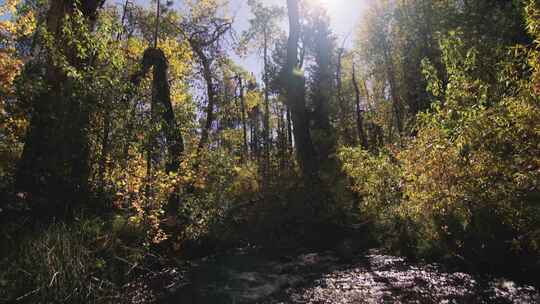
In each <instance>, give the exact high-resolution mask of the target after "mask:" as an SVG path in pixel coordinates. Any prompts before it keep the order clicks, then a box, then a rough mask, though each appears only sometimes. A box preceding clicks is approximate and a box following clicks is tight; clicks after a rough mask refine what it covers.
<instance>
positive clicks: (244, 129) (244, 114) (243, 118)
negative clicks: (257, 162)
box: [238, 75, 249, 161]
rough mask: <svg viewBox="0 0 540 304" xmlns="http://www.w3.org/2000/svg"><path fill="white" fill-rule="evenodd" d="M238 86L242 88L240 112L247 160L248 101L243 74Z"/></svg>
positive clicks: (244, 155) (243, 155)
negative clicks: (245, 97)
mask: <svg viewBox="0 0 540 304" xmlns="http://www.w3.org/2000/svg"><path fill="white" fill-rule="evenodd" d="M238 87H239V90H240V112H241V118H242V131H243V135H244V138H243V139H244V147H243V153H242V158H243V160H244V161H245V160H247V157H248V153H249V151H248V139H247V124H246V103H245V100H244V83H243V80H242V76H240V75H238Z"/></svg>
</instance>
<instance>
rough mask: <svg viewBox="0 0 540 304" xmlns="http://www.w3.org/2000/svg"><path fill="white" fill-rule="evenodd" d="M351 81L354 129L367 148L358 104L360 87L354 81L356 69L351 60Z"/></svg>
mask: <svg viewBox="0 0 540 304" xmlns="http://www.w3.org/2000/svg"><path fill="white" fill-rule="evenodd" d="M352 83H353V87H354V95H355V101H356V131H357V132H358V141H359V142H360V144H361V145H362V148H364V149H367V148H368V142H367V138H366V133H365V132H364V122H363V117H362V107H361V105H360V88H359V87H358V81H356V69H355V65H354V62H353V65H352Z"/></svg>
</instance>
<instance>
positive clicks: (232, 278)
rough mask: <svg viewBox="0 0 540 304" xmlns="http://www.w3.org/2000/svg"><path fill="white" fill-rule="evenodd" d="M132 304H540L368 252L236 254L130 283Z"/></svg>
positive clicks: (496, 284) (530, 292)
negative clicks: (349, 254)
mask: <svg viewBox="0 0 540 304" xmlns="http://www.w3.org/2000/svg"><path fill="white" fill-rule="evenodd" d="M127 290H128V295H129V299H130V300H131V303H148V302H154V303H182V304H189V303H224V304H228V303H264V304H278V303H293V304H296V303H298V304H300V303H312V304H323V303H324V304H326V303H328V304H330V303H332V304H334V303H540V294H539V291H538V289H536V288H534V287H532V286H528V285H526V284H517V283H515V282H513V281H510V280H506V279H503V278H493V277H488V276H480V275H472V274H467V273H463V272H448V271H444V270H443V267H442V266H440V265H437V264H426V263H411V262H408V261H407V260H406V259H404V258H401V257H396V256H392V255H386V254H384V253H383V252H381V251H380V250H370V251H369V252H367V253H365V254H359V255H357V256H355V257H353V258H352V259H351V260H347V261H344V260H343V259H340V258H339V257H338V255H337V254H335V253H334V252H331V251H327V252H318V253H315V252H314V253H303V254H295V255H288V256H275V255H268V254H265V253H264V251H263V252H261V251H260V250H240V249H239V250H235V251H234V252H229V253H228V254H223V255H219V256H213V257H206V258H203V259H199V260H196V261H192V262H190V263H188V264H186V265H185V266H183V267H179V268H169V269H167V270H164V271H162V272H159V273H155V274H153V275H151V276H150V277H146V278H145V279H143V280H141V281H139V282H135V283H132V285H131V286H130V287H128V288H127Z"/></svg>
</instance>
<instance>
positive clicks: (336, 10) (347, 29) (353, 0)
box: [229, 0, 368, 79]
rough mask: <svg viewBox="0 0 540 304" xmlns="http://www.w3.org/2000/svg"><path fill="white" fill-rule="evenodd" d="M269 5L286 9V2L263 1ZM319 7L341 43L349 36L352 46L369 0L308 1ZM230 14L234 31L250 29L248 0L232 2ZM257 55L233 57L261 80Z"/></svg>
mask: <svg viewBox="0 0 540 304" xmlns="http://www.w3.org/2000/svg"><path fill="white" fill-rule="evenodd" d="M263 1H264V3H265V4H267V5H280V6H283V7H285V6H286V4H287V1H286V0H263ZM307 1H312V2H314V3H318V4H319V5H323V6H324V7H325V8H326V9H327V11H328V15H329V16H330V19H331V24H332V29H333V31H334V33H335V34H336V35H337V37H338V41H339V43H341V41H343V40H344V39H345V37H347V36H349V38H348V39H347V40H346V42H347V43H346V46H351V45H352V42H353V37H354V36H353V35H352V34H351V33H354V29H355V27H356V25H357V23H358V22H359V21H360V20H361V19H360V18H361V15H362V12H363V10H364V9H365V8H366V7H367V3H368V0H307ZM229 10H230V11H229V14H230V15H232V16H233V17H234V29H235V30H236V31H237V32H238V33H241V32H242V31H243V30H245V29H246V28H247V27H248V20H249V18H251V13H250V11H249V7H248V5H247V0H230V4H229ZM259 57H260V56H258V55H257V54H251V55H250V56H248V57H247V58H239V57H238V56H233V58H234V59H235V61H237V62H238V63H240V65H242V66H243V67H244V68H246V69H247V70H248V71H250V72H253V73H255V75H256V76H258V78H259V79H260V78H261V77H260V75H261V73H262V60H261V59H260V58H259Z"/></svg>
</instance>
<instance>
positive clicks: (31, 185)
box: [15, 0, 104, 216]
mask: <svg viewBox="0 0 540 304" xmlns="http://www.w3.org/2000/svg"><path fill="white" fill-rule="evenodd" d="M103 3H104V0H85V1H81V2H78V4H77V3H75V2H73V1H67V0H53V1H50V6H49V9H48V11H47V16H46V27H47V31H48V33H49V34H51V36H52V37H53V38H54V39H55V46H57V47H58V48H59V49H60V51H61V52H62V53H63V54H64V55H65V56H66V58H67V61H68V63H69V64H70V65H72V66H73V67H75V68H83V67H84V66H87V65H90V64H91V63H90V60H88V59H80V58H79V56H78V54H77V49H75V48H73V47H70V46H69V45H70V44H68V43H65V41H64V40H65V39H66V38H65V37H64V35H63V33H62V28H63V27H64V22H65V20H66V19H65V18H64V17H65V16H66V15H72V14H73V13H74V11H75V9H78V10H80V11H81V13H82V16H83V18H84V19H85V21H86V24H87V26H88V30H90V31H91V30H92V29H93V27H94V24H95V22H96V19H97V14H98V10H99V8H100V7H101V6H102V5H103ZM46 61H47V62H46V72H45V73H46V74H45V82H46V86H45V87H46V89H44V90H43V91H42V92H41V93H40V94H38V96H36V97H35V99H34V100H33V101H32V106H33V109H32V114H31V119H30V125H29V127H28V131H27V134H26V140H25V145H24V149H23V153H22V156H21V159H20V161H19V163H18V166H17V174H16V185H15V187H16V188H17V191H19V192H21V193H23V196H26V197H27V198H29V199H30V201H31V202H32V203H33V206H32V207H34V208H35V209H38V210H36V211H37V212H45V213H49V214H50V215H62V214H63V215H69V214H70V213H71V211H72V210H73V208H74V203H75V202H79V203H82V202H85V200H86V197H87V195H88V190H89V189H88V188H89V184H88V178H89V175H90V166H89V158H90V155H89V154H90V149H89V137H88V132H89V131H88V130H89V124H90V113H91V111H92V110H93V109H91V106H90V105H91V104H92V102H93V99H94V96H92V95H84V96H82V95H80V94H79V95H78V96H76V97H74V94H76V93H75V92H74V91H73V89H72V86H71V85H70V84H71V83H72V82H73V81H74V80H72V79H70V78H69V77H68V76H67V75H66V73H65V72H64V71H63V70H62V69H61V68H60V67H58V66H57V65H56V64H55V62H54V60H53V58H52V55H50V54H48V55H47V57H46ZM46 203H48V204H46ZM45 213H44V214H43V215H44V216H45V215H46V214H45Z"/></svg>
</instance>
